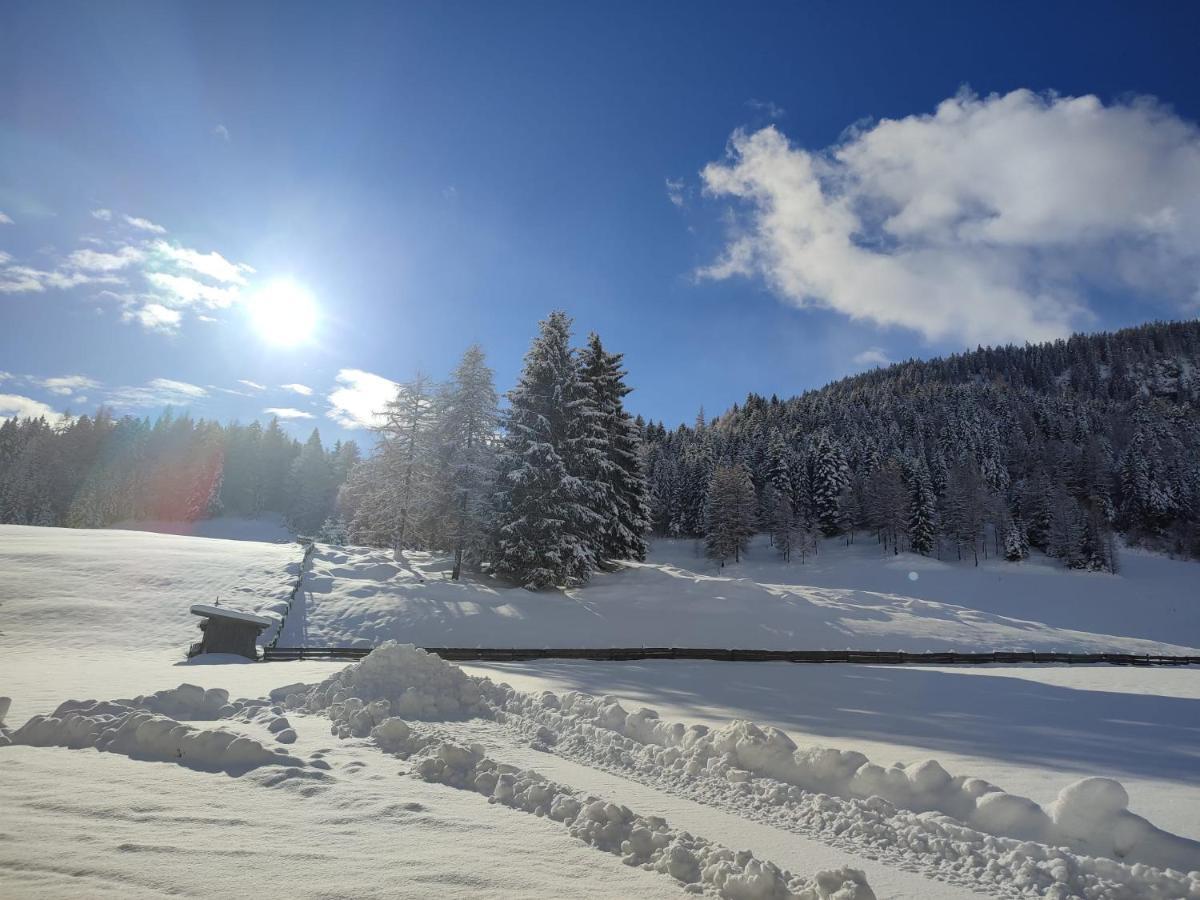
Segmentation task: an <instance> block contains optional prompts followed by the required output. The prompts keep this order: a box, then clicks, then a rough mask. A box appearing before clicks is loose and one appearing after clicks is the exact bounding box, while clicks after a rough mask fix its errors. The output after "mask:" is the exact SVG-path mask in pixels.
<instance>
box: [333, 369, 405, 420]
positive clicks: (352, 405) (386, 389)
mask: <svg viewBox="0 0 1200 900" xmlns="http://www.w3.org/2000/svg"><path fill="white" fill-rule="evenodd" d="M335 381H336V382H337V384H338V386H337V387H336V388H334V390H333V391H332V392H330V394H329V396H328V397H327V398H326V399H327V400H328V401H329V409H328V411H327V412H326V415H327V416H328V417H329V418H330V419H332V420H333V421H334V422H337V424H339V425H341V426H342V427H343V428H350V429H355V428H373V427H374V426H376V425H378V424H379V423H380V422H381V420H382V419H381V416H380V415H379V414H380V412H381V411H382V410H383V408H384V407H385V406H386V405H387V402H388V401H389V400H391V399H392V398H394V397H395V396H396V389H397V388H398V387H399V385H398V384H396V382H394V381H389V380H388V379H387V378H384V377H383V376H382V375H375V374H373V373H371V372H364V371H362V370H361V369H342V370H341V371H339V372H338V373H337V377H336V378H335Z"/></svg>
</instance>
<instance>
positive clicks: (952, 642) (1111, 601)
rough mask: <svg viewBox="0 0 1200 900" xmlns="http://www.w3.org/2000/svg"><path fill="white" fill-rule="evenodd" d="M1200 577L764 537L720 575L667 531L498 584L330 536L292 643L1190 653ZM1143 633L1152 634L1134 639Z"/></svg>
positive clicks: (1174, 566)
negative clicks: (545, 580)
mask: <svg viewBox="0 0 1200 900" xmlns="http://www.w3.org/2000/svg"><path fill="white" fill-rule="evenodd" d="M1197 584H1200V565H1197V564H1195V563H1176V562H1172V561H1170V560H1165V559H1159V558H1154V557H1145V558H1141V559H1139V566H1138V568H1137V570H1136V574H1133V575H1118V576H1112V575H1096V574H1084V573H1077V572H1069V571H1066V570H1063V569H1060V568H1055V567H1053V566H1052V564H1049V563H1046V562H1041V563H1038V562H1034V563H1030V564H1023V565H1017V566H1011V565H1009V564H1007V563H996V564H993V565H988V566H984V567H981V568H980V569H976V568H975V567H973V566H970V565H965V564H958V565H952V564H949V563H942V562H939V561H937V560H931V559H927V558H924V557H918V556H913V555H911V554H904V555H902V556H900V557H891V556H880V555H879V554H878V552H875V551H873V549H871V548H865V547H861V546H860V547H850V548H846V547H844V546H842V545H840V544H839V543H837V542H829V543H827V544H826V545H825V547H824V548H823V552H822V554H821V555H820V556H819V557H818V558H817V559H816V560H815V561H814V562H812V563H809V564H803V565H802V564H799V563H795V564H791V565H786V564H784V563H782V562H780V561H779V560H778V559H777V558H776V557H775V555H774V554H772V553H771V552H770V551H769V549H768V548H766V547H765V546H764V545H763V544H762V543H761V542H759V543H757V544H756V545H755V547H754V549H753V550H752V552H751V554H749V556H748V560H747V562H745V563H743V564H742V565H740V566H732V565H730V566H726V567H725V569H723V570H718V569H716V568H715V566H714V564H713V563H712V561H711V560H708V559H706V558H704V557H702V556H699V555H698V554H697V553H696V551H695V547H694V543H693V542H691V541H669V540H664V541H658V542H656V543H655V544H654V546H653V548H652V550H651V556H650V560H649V561H648V562H646V563H641V564H639V563H630V564H626V565H624V566H622V567H621V569H620V570H619V571H616V572H612V573H601V574H598V575H596V576H594V578H593V580H592V582H591V583H590V584H588V585H587V586H586V587H583V588H578V589H572V590H567V591H561V592H560V591H543V592H531V591H526V590H523V589H514V588H509V587H506V586H504V585H502V584H501V583H499V582H497V581H495V580H492V579H480V578H476V579H470V580H464V581H462V582H453V581H451V580H450V578H449V565H448V561H447V560H446V559H444V558H441V557H437V556H433V555H430V554H425V553H415V552H414V553H408V554H405V557H404V559H403V560H401V561H399V562H397V561H394V560H393V559H392V556H391V554H390V553H388V552H385V551H379V550H369V549H365V548H337V547H324V546H323V547H320V548H319V549H318V553H317V555H316V557H315V558H314V560H313V566H312V570H311V572H310V574H308V575H307V576H306V577H305V580H304V584H303V587H302V593H303V598H302V602H301V604H300V606H298V607H297V612H296V613H294V614H293V616H292V617H291V618H290V619H289V620H288V622H287V623H286V625H285V628H284V631H283V634H282V636H281V638H280V645H281V646H296V645H308V646H373V645H375V644H378V643H380V642H382V641H384V640H389V639H396V640H402V641H411V642H413V643H416V644H417V645H424V646H467V647H474V646H483V647H488V646H491V647H546V646H557V647H571V646H587V647H601V646H676V647H752V648H760V649H835V650H840V649H862V650H876V649H900V650H910V651H918V650H948V649H956V650H962V651H969V650H1062V651H1067V650H1073V651H1079V652H1087V651H1093V652H1096V651H1109V652H1117V651H1124V652H1132V653H1179V654H1189V653H1194V652H1197V651H1195V650H1193V649H1192V648H1194V647H1196V646H1197V645H1200V611H1198V610H1200V604H1194V603H1188V602H1187V598H1188V597H1190V596H1191V595H1192V594H1193V593H1195V588H1196V586H1197ZM1148 594H1149V595H1150V596H1147V595H1148ZM934 596H936V597H938V598H939V599H930V598H931V597H934ZM1056 604H1061V605H1062V607H1063V609H1058V608H1056ZM1064 609H1066V610H1070V613H1069V614H1068V613H1066V612H1064ZM1068 621H1073V622H1074V623H1075V624H1073V625H1068V624H1067V623H1068ZM1125 622H1129V623H1131V626H1130V628H1129V629H1127V628H1126V627H1125V625H1124V624H1123V623H1125ZM1140 634H1145V635H1147V637H1135V636H1131V635H1140ZM1151 635H1152V636H1153V637H1150V636H1151Z"/></svg>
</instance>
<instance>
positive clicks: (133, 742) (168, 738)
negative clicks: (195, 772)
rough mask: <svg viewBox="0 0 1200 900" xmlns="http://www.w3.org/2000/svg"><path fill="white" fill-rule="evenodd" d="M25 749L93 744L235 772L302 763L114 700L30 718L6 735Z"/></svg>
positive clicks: (74, 703) (106, 749) (73, 704)
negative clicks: (25, 747)
mask: <svg viewBox="0 0 1200 900" xmlns="http://www.w3.org/2000/svg"><path fill="white" fill-rule="evenodd" d="M11 738H12V742H13V743H14V744H22V745H27V746H30V747H68V748H72V749H81V748H84V747H93V748H95V749H96V750H99V751H101V752H105V753H120V754H122V755H124V756H128V757H130V758H132V759H143V760H161V761H164V762H174V763H179V764H180V765H184V766H188V767H190V768H194V769H202V770H204V771H212V772H216V771H225V772H228V773H230V774H241V773H244V772H247V771H249V770H251V769H256V768H258V767H259V766H268V765H284V766H303V765H304V763H303V762H302V761H301V760H298V759H295V758H293V757H290V756H287V755H286V754H284V753H282V751H279V752H276V751H273V750H268V749H267V748H266V747H264V746H263V745H262V744H261V743H259V742H258V741H256V740H254V739H253V738H249V737H242V736H239V735H236V734H234V733H232V732H230V731H225V730H223V729H219V728H197V727H195V726H193V725H189V724H187V723H185V722H180V721H178V720H177V719H173V718H171V717H170V716H165V715H159V714H157V713H154V712H151V711H149V710H147V709H136V708H133V707H130V706H126V705H124V704H122V703H120V702H108V701H97V700H82V701H68V702H67V703H64V704H63V705H62V706H60V707H59V708H58V709H57V710H55V712H54V714H53V715H51V716H34V717H33V718H32V719H30V720H29V721H28V722H26V723H25V724H24V725H22V726H21V727H20V728H18V729H17V730H16V731H15V732H13V733H12V735H11Z"/></svg>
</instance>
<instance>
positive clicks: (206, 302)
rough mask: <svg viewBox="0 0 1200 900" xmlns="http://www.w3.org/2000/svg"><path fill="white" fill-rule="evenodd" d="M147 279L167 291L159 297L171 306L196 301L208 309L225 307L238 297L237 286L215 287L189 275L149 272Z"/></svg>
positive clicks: (161, 289) (185, 304) (184, 304)
mask: <svg viewBox="0 0 1200 900" xmlns="http://www.w3.org/2000/svg"><path fill="white" fill-rule="evenodd" d="M146 280H147V281H148V282H150V283H151V284H152V285H154V287H156V288H158V289H159V290H160V291H164V292H165V296H162V297H160V298H159V299H161V300H162V302H163V303H167V304H170V305H171V306H191V305H192V304H193V303H196V304H199V305H201V306H203V307H205V308H207V309H225V308H227V307H229V306H232V305H233V303H234V301H235V300H237V298H238V289H237V288H235V287H215V286H214V285H211V284H205V283H204V282H202V281H197V280H196V279H195V278H192V277H191V276H189V275H172V274H170V273H169V272H147V273H146Z"/></svg>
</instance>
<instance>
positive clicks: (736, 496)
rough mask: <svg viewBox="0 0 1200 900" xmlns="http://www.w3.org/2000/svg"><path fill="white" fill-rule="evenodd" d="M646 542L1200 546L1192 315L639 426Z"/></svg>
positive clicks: (945, 551)
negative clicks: (671, 424)
mask: <svg viewBox="0 0 1200 900" xmlns="http://www.w3.org/2000/svg"><path fill="white" fill-rule="evenodd" d="M644 432H645V438H646V454H647V470H648V477H649V481H650V486H651V496H652V502H651V521H652V526H653V530H654V532H655V533H657V534H662V535H677V536H694V537H703V538H704V539H705V540H706V541H707V544H708V547H709V549H710V552H711V553H712V554H713V555H715V556H717V557H720V558H722V559H724V558H736V557H737V556H738V554H739V553H740V552H741V551H742V550H743V549H744V548H745V546H746V543H747V542H748V540H749V538H750V536H751V535H752V534H754V533H756V532H759V531H766V532H768V533H770V534H771V536H772V542H773V543H774V544H775V546H776V547H777V548H778V549H779V551H780V553H781V554H783V555H784V556H791V555H792V554H794V553H797V552H799V553H801V554H802V555H807V554H808V553H811V552H813V550H815V546H816V538H818V537H820V536H825V537H831V536H835V535H843V536H845V538H846V539H847V540H854V538H855V535H857V534H862V533H868V534H870V535H873V536H874V538H875V539H876V540H877V541H878V542H879V544H881V545H882V546H883V547H885V548H887V549H888V550H890V551H891V552H896V553H898V552H900V551H901V550H912V551H914V552H917V553H921V554H931V553H936V554H939V555H942V556H945V555H951V556H952V558H957V559H968V560H972V561H975V562H977V561H978V560H979V558H980V557H986V556H1003V557H1006V558H1008V559H1011V560H1019V559H1022V558H1024V557H1025V556H1026V555H1027V554H1028V553H1029V550H1030V548H1031V547H1036V548H1038V549H1040V550H1043V551H1044V552H1046V553H1048V554H1049V555H1051V556H1054V557H1057V558H1058V559H1060V560H1062V561H1063V563H1064V564H1066V565H1067V566H1070V567H1073V568H1088V569H1108V570H1115V568H1116V566H1117V559H1116V553H1115V541H1114V538H1113V534H1114V532H1123V533H1124V534H1125V535H1126V537H1127V538H1128V539H1129V540H1131V541H1134V542H1137V543H1142V544H1145V545H1147V546H1151V547H1155V548H1158V549H1163V550H1166V551H1168V552H1172V553H1176V554H1181V555H1188V556H1200V323H1197V322H1194V321H1193V322H1181V323H1155V324H1149V325H1144V326H1140V327H1138V328H1131V329H1126V330H1123V331H1119V332H1115V333H1104V334H1097V335H1092V336H1083V335H1077V336H1074V337H1072V338H1070V339H1069V340H1062V341H1056V342H1052V343H1046V344H1039V345H1027V346H1025V347H1011V346H1010V347H999V348H988V349H983V348H981V349H978V350H976V351H974V352H971V353H963V354H957V355H954V356H950V357H946V358H942V359H934V360H930V361H926V362H919V361H910V362H906V363H901V364H899V365H894V366H891V367H889V368H886V369H880V370H875V371H872V372H868V373H865V374H863V375H859V376H855V377H852V378H848V379H845V380H843V381H840V382H837V383H835V384H831V385H829V386H827V387H825V388H822V389H820V390H816V391H810V392H808V393H805V394H803V395H801V396H799V397H795V398H792V399H790V400H780V399H779V398H778V397H771V398H770V399H767V398H764V397H762V396H759V395H755V394H751V395H750V396H749V397H747V399H746V401H745V403H744V404H740V405H735V406H734V407H733V408H732V409H731V410H729V411H728V412H726V413H725V414H723V415H721V416H719V417H717V418H715V419H712V420H708V419H706V418H705V416H704V414H703V412H701V414H700V416H699V417H698V418H697V420H696V423H695V425H694V426H692V427H688V426H680V427H678V428H676V429H674V430H668V429H667V428H666V427H665V426H664V425H662V424H661V423H659V424H655V423H649V424H647V425H646V426H645V429H644Z"/></svg>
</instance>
